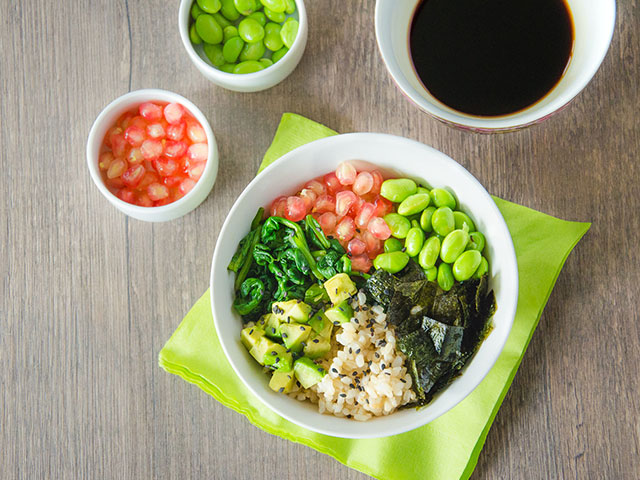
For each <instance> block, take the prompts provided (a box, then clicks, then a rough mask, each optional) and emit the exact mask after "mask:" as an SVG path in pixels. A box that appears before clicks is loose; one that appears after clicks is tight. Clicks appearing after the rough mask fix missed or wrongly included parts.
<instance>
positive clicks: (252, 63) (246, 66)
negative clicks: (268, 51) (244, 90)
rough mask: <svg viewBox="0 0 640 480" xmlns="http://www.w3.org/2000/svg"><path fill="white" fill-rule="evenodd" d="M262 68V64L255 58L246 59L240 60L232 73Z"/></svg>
mask: <svg viewBox="0 0 640 480" xmlns="http://www.w3.org/2000/svg"><path fill="white" fill-rule="evenodd" d="M260 70H264V66H263V65H262V64H261V63H260V62H258V61H256V60H247V61H246V62H240V63H239V64H237V65H236V66H235V68H234V69H233V73H240V74H244V73H254V72H259V71H260Z"/></svg>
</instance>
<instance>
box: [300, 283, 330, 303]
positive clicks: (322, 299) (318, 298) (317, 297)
mask: <svg viewBox="0 0 640 480" xmlns="http://www.w3.org/2000/svg"><path fill="white" fill-rule="evenodd" d="M328 301H329V295H327V291H326V290H325V288H324V286H322V285H318V284H317V283H314V284H313V285H311V286H310V287H309V288H308V289H307V291H306V292H304V302H305V303H308V304H309V305H317V304H319V303H326V302H328Z"/></svg>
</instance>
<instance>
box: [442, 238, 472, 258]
mask: <svg viewBox="0 0 640 480" xmlns="http://www.w3.org/2000/svg"><path fill="white" fill-rule="evenodd" d="M468 242H469V234H468V233H467V232H465V231H464V230H454V231H453V232H451V233H450V234H448V235H447V236H446V237H444V240H443V242H442V247H441V248H440V258H441V259H442V261H443V262H445V263H453V262H455V261H456V258H458V257H459V256H460V255H461V254H462V252H464V249H465V247H466V246H467V243H468Z"/></svg>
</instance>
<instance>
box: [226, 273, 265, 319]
mask: <svg viewBox="0 0 640 480" xmlns="http://www.w3.org/2000/svg"><path fill="white" fill-rule="evenodd" d="M240 294H241V296H237V295H236V298H235V299H234V301H233V308H235V309H236V311H237V312H238V313H239V314H240V315H247V314H249V313H251V312H252V311H253V310H254V309H255V308H256V307H257V306H258V305H259V304H260V302H261V301H262V297H264V294H265V289H264V284H263V283H262V282H261V281H260V280H258V279H257V278H248V279H246V280H245V281H244V282H242V286H241V287H240Z"/></svg>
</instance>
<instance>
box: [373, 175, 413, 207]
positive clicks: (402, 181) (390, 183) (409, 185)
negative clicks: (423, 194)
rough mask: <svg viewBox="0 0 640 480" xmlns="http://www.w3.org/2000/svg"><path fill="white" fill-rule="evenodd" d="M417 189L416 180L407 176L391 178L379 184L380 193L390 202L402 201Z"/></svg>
mask: <svg viewBox="0 0 640 480" xmlns="http://www.w3.org/2000/svg"><path fill="white" fill-rule="evenodd" d="M417 190H418V186H417V185H416V182H414V181H413V180H411V179H409V178H392V179H390V180H385V181H384V182H382V185H381V186H380V195H382V196H383V197H384V198H386V199H387V200H390V201H392V202H402V201H403V200H404V199H405V198H407V197H408V196H409V195H413V194H414V193H416V191H417Z"/></svg>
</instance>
